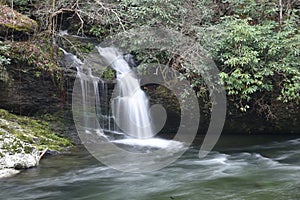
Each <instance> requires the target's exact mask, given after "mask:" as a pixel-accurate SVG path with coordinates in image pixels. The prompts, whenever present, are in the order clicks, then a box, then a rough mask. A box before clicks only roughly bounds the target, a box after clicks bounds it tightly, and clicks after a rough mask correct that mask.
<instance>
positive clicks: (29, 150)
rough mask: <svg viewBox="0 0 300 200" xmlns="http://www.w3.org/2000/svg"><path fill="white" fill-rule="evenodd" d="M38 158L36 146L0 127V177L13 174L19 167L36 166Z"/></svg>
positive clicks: (17, 171) (38, 153)
mask: <svg viewBox="0 0 300 200" xmlns="http://www.w3.org/2000/svg"><path fill="white" fill-rule="evenodd" d="M2 120H3V119H2ZM39 159H40V152H39V151H38V150H37V148H36V147H33V146H32V145H31V144H28V143H25V142H23V141H21V140H20V139H18V138H16V137H15V136H14V135H13V134H11V133H9V132H8V131H6V130H4V129H2V128H0V179H1V178H5V177H9V176H12V175H15V174H17V173H19V170H20V169H27V168H30V167H35V166H37V165H38V164H39Z"/></svg>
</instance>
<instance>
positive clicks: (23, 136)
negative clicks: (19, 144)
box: [0, 109, 72, 151]
mask: <svg viewBox="0 0 300 200" xmlns="http://www.w3.org/2000/svg"><path fill="white" fill-rule="evenodd" d="M0 128H2V129H4V130H6V131H8V132H10V133H12V134H13V135H14V136H15V137H16V138H18V139H20V140H21V141H23V142H26V143H29V144H32V145H33V146H36V147H37V148H38V149H39V150H44V149H50V150H58V151H62V150H64V149H65V148H66V147H70V146H72V143H71V142H70V141H69V140H68V139H66V138H63V137H60V136H59V135H57V134H56V133H55V132H54V131H53V130H51V128H50V125H49V123H47V122H45V121H41V120H36V119H32V118H30V117H25V116H17V115H14V114H11V113H9V112H7V111H6V110H3V109H0Z"/></svg>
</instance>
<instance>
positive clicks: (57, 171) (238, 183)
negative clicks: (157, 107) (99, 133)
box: [0, 135, 300, 200]
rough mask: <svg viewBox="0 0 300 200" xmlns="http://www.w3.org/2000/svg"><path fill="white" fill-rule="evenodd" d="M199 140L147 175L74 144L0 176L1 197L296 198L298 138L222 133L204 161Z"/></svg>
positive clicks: (298, 195)
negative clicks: (107, 162) (114, 164)
mask: <svg viewBox="0 0 300 200" xmlns="http://www.w3.org/2000/svg"><path fill="white" fill-rule="evenodd" d="M200 141H201V138H200V137H198V138H196V140H195V143H194V144H193V145H192V146H191V147H190V148H189V150H188V151H187V152H186V153H185V154H184V155H183V156H182V157H181V158H180V159H178V160H177V161H176V162H174V163H173V164H171V165H170V166H168V167H166V168H163V169H161V170H159V171H154V172H151V173H145V174H131V173H126V172H120V171H117V170H114V169H111V168H109V167H107V166H104V165H102V164H101V163H99V162H98V161H97V160H96V159H94V158H93V157H92V156H91V155H90V154H89V153H88V152H87V151H86V150H85V149H84V147H76V148H74V149H73V150H72V151H71V152H70V153H67V154H63V155H59V156H53V157H49V158H44V159H42V160H41V163H40V165H39V166H38V167H36V168H32V169H28V170H24V171H22V172H21V173H20V174H18V175H17V176H15V177H12V178H9V179H6V180H1V185H0V199H3V200H4V199H5V200H6V199H8V200H17V199H20V200H21V199H22V200H27V199H28V200H29V199H44V200H48V199H49V200H50V199H51V200H52V199H53V200H54V199H74V200H86V199H91V200H92V199H96V200H119V199H120V200H124V199H128V200H129V199H130V200H148V199H149V200H150V199H151V200H164V199H165V200H169V199H175V200H201V199H205V200H215V199H230V200H234V199H239V200H240V199H257V200H260V199H261V200H268V199H272V200H273V199H278V200H279V199H280V200H281V199H295V200H297V199H300V138H298V139H295V136H294V138H293V136H272V135H267V136H266V135H263V136H261V135H260V136H258V135H249V136H247V135H241V136H238V135H235V136H230V135H226V136H222V137H221V139H220V141H219V142H218V144H217V146H216V147H215V149H214V151H212V152H211V153H210V154H209V155H208V156H207V157H205V158H204V159H199V158H198V157H197V156H198V151H199V147H200ZM128 167H130V166H128Z"/></svg>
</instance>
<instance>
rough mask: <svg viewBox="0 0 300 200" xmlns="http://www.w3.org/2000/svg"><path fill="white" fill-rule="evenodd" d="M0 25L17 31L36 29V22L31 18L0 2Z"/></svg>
mask: <svg viewBox="0 0 300 200" xmlns="http://www.w3.org/2000/svg"><path fill="white" fill-rule="evenodd" d="M0 26H2V27H4V28H11V29H14V30H17V31H24V32H33V31H34V30H36V29H37V27H38V24H37V22H36V21H34V20H33V19H30V18H29V17H27V16H25V15H22V14H21V13H19V12H17V11H15V10H13V9H12V8H10V7H8V6H6V5H1V4H0Z"/></svg>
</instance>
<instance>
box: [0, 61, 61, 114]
mask: <svg viewBox="0 0 300 200" xmlns="http://www.w3.org/2000/svg"><path fill="white" fill-rule="evenodd" d="M5 73H6V77H7V80H6V81H0V83H1V84H0V105H1V108H3V109H6V110H9V111H10V112H13V113H17V114H26V115H33V114H35V113H37V112H39V113H53V112H55V111H57V109H58V108H59V106H60V99H59V97H58V95H57V87H56V86H55V84H54V82H53V79H52V77H51V75H50V74H47V73H43V72H39V73H41V74H39V76H37V74H36V73H37V72H36V71H34V70H32V68H31V66H26V65H21V64H20V63H13V64H11V65H9V66H7V67H6V72H5Z"/></svg>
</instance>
